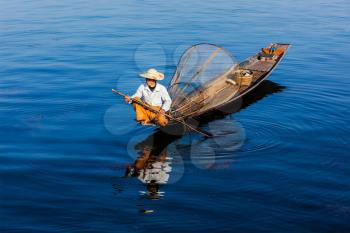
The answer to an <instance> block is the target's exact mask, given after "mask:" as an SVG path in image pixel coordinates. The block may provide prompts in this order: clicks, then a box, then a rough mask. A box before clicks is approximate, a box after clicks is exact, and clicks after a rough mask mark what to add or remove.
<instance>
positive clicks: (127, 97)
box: [124, 95, 131, 104]
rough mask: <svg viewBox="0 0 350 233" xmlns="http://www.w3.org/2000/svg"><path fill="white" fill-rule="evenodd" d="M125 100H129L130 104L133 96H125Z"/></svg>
mask: <svg viewBox="0 0 350 233" xmlns="http://www.w3.org/2000/svg"><path fill="white" fill-rule="evenodd" d="M124 100H125V102H127V103H128V104H130V103H131V98H130V96H128V95H127V96H125V97H124Z"/></svg>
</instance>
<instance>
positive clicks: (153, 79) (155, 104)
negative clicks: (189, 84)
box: [125, 68, 171, 126]
mask: <svg viewBox="0 0 350 233" xmlns="http://www.w3.org/2000/svg"><path fill="white" fill-rule="evenodd" d="M140 76H141V77H143V78H145V79H146V83H144V84H141V85H140V86H139V88H138V89H137V91H136V93H135V94H134V95H132V96H131V97H130V96H126V97H125V101H126V102H127V103H132V99H136V100H141V99H143V101H144V102H145V103H146V104H148V105H150V106H151V107H152V108H153V109H156V110H157V111H159V113H158V114H157V113H154V112H152V111H150V110H148V109H147V108H145V107H143V106H141V105H139V104H137V103H133V107H134V109H135V112H136V120H137V121H138V122H140V123H141V124H143V125H148V124H151V123H155V124H158V125H160V126H166V125H167V124H168V119H167V117H166V116H165V113H166V112H167V111H169V109H170V105H171V99H170V96H169V93H168V91H167V89H166V88H165V87H164V86H163V85H161V84H159V83H157V81H161V80H163V79H164V74H163V73H161V72H158V71H157V70H156V69H153V68H152V69H149V70H148V71H147V72H145V73H142V74H140Z"/></svg>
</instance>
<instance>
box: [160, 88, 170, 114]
mask: <svg viewBox="0 0 350 233" xmlns="http://www.w3.org/2000/svg"><path fill="white" fill-rule="evenodd" d="M162 101H163V105H162V110H164V112H167V111H169V109H170V106H171V98H170V96H169V93H168V91H167V90H166V88H165V87H164V88H162Z"/></svg>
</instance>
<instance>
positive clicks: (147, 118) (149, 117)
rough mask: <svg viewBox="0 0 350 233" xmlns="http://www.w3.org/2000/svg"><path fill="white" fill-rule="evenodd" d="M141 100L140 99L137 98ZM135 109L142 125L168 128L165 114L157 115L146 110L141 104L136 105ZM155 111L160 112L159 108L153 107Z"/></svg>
mask: <svg viewBox="0 0 350 233" xmlns="http://www.w3.org/2000/svg"><path fill="white" fill-rule="evenodd" d="M136 99H138V100H140V99H139V98H136ZM133 107H134V109H135V112H136V120H137V121H139V122H141V123H151V122H152V123H156V124H158V125H160V126H166V125H167V124H168V119H167V118H166V116H164V114H156V113H154V112H152V111H150V110H147V109H145V108H144V107H142V106H141V105H139V104H136V103H134V104H133ZM152 107H153V108H154V109H157V110H160V109H161V107H159V106H152Z"/></svg>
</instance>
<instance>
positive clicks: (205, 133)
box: [112, 89, 213, 137]
mask: <svg viewBox="0 0 350 233" xmlns="http://www.w3.org/2000/svg"><path fill="white" fill-rule="evenodd" d="M112 92H114V93H116V94H118V95H120V96H123V97H126V96H128V95H126V94H124V93H122V92H120V91H117V90H115V89H112ZM131 100H132V102H134V103H136V104H139V105H141V106H142V107H144V108H146V109H148V110H150V111H152V112H154V113H156V114H159V112H160V111H159V110H157V109H155V108H153V107H152V106H150V105H148V104H146V103H144V102H142V101H140V100H137V99H131ZM164 116H166V117H168V118H169V119H170V120H173V121H176V122H178V123H181V124H183V125H184V126H186V127H188V128H190V129H191V130H193V131H195V132H197V133H199V134H202V135H204V136H205V137H212V136H213V135H212V134H211V133H209V132H207V131H204V130H202V129H199V128H195V127H194V126H192V125H190V124H187V123H186V122H185V121H181V120H178V119H176V118H174V117H172V116H171V115H169V114H166V113H164Z"/></svg>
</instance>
